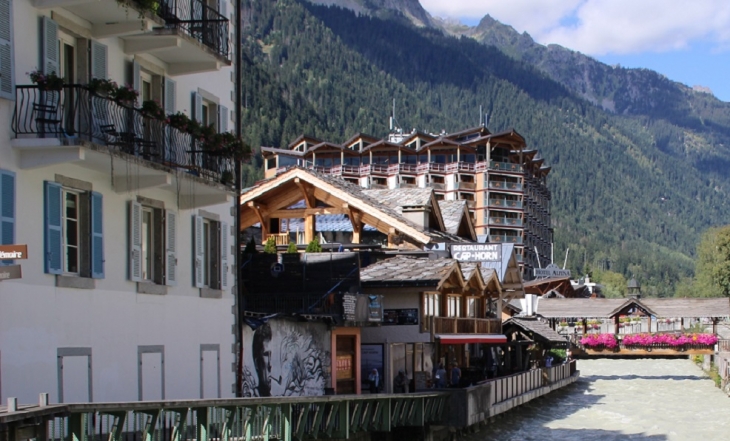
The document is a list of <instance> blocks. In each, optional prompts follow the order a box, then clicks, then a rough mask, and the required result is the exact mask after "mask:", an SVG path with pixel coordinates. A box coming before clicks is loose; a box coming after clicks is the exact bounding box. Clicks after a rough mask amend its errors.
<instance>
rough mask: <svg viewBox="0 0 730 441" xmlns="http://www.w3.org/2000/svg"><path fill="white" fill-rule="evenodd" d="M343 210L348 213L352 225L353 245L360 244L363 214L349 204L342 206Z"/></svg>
mask: <svg viewBox="0 0 730 441" xmlns="http://www.w3.org/2000/svg"><path fill="white" fill-rule="evenodd" d="M342 209H343V210H345V211H346V214H347V216H348V217H349V218H350V223H351V224H352V243H360V234H361V233H362V217H363V216H362V212H361V211H359V210H356V209H354V208H352V207H350V205H349V204H342Z"/></svg>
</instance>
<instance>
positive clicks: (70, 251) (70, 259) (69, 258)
mask: <svg viewBox="0 0 730 441" xmlns="http://www.w3.org/2000/svg"><path fill="white" fill-rule="evenodd" d="M78 262H79V249H78V248H76V247H66V272H67V273H78V272H79V264H78Z"/></svg>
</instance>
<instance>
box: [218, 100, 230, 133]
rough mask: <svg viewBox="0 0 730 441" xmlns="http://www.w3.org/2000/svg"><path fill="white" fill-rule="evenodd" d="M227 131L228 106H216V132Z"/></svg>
mask: <svg viewBox="0 0 730 441" xmlns="http://www.w3.org/2000/svg"><path fill="white" fill-rule="evenodd" d="M227 131H228V107H226V106H218V133H225V132H227Z"/></svg>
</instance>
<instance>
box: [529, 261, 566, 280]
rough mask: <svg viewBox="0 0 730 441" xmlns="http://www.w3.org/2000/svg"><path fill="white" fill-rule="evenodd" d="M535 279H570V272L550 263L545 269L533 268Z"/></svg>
mask: <svg viewBox="0 0 730 441" xmlns="http://www.w3.org/2000/svg"><path fill="white" fill-rule="evenodd" d="M535 277H570V270H567V269H561V268H560V267H559V266H557V265H555V264H554V263H551V264H550V265H548V266H546V267H545V268H535Z"/></svg>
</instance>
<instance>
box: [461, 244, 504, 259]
mask: <svg viewBox="0 0 730 441" xmlns="http://www.w3.org/2000/svg"><path fill="white" fill-rule="evenodd" d="M451 257H453V258H454V259H456V260H458V261H460V262H501V261H502V244H499V243H490V244H486V243H479V244H468V245H456V244H454V245H451Z"/></svg>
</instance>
